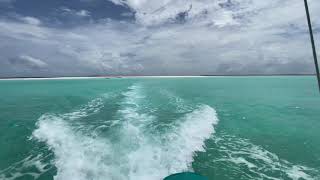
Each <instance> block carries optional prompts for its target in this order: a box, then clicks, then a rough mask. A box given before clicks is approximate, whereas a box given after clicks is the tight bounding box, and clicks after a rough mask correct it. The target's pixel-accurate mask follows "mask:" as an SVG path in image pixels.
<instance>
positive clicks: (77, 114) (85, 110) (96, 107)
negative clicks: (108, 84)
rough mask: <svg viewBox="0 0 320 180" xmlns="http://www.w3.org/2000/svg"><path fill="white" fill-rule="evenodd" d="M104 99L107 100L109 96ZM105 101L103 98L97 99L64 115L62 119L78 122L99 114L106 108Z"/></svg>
mask: <svg viewBox="0 0 320 180" xmlns="http://www.w3.org/2000/svg"><path fill="white" fill-rule="evenodd" d="M104 97H105V98H107V97H108V96H107V95H105V96H104ZM103 101H104V99H103V98H101V97H99V98H96V99H94V100H92V101H90V102H88V103H87V104H86V105H84V106H82V107H80V108H79V109H76V110H74V111H72V112H70V113H65V114H62V115H61V117H62V118H66V119H69V120H76V119H80V118H84V117H87V116H89V115H91V114H95V113H98V112H99V111H100V110H101V109H102V108H103V107H104V104H103Z"/></svg>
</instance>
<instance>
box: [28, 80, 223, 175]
mask: <svg viewBox="0 0 320 180" xmlns="http://www.w3.org/2000/svg"><path fill="white" fill-rule="evenodd" d="M122 95H123V97H124V98H123V101H122V102H121V103H120V105H121V107H120V109H119V110H118V113H117V120H116V121H117V133H116V134H114V135H113V136H112V137H108V138H106V137H100V136H93V135H92V136H91V135H90V134H87V133H83V131H79V129H78V128H76V127H74V124H73V121H67V120H66V119H65V118H63V116H62V117H61V116H54V115H43V116H42V117H41V118H40V119H39V121H38V123H37V129H36V130H35V131H34V132H33V137H34V138H36V139H37V140H39V141H42V142H45V143H46V144H47V145H48V148H49V149H50V150H52V151H53V153H54V155H55V159H54V165H55V166H56V167H57V174H56V176H55V177H54V178H55V179H56V180H66V179H68V180H88V179H94V180H100V179H101V180H102V179H103V180H105V179H113V180H126V179H129V180H131V179H132V180H136V179H140V180H147V179H148V180H160V179H162V178H164V177H165V176H167V175H169V174H171V173H176V172H181V171H186V170H188V171H192V167H191V163H192V161H193V156H194V153H195V152H196V151H204V150H205V147H204V146H205V144H204V141H205V140H206V139H207V138H209V137H210V136H211V134H212V133H214V126H215V125H217V123H218V118H217V114H216V112H215V110H214V109H213V108H212V107H210V106H207V105H199V106H198V107H197V108H195V109H194V111H192V112H190V113H188V114H185V115H184V116H183V117H181V118H180V119H178V120H177V123H176V124H175V125H174V126H173V127H172V128H171V129H170V130H168V131H167V132H166V133H165V134H157V133H154V134H152V133H150V131H148V127H149V126H148V125H150V123H152V122H154V121H161V119H158V118H157V117H155V116H154V115H151V113H148V109H147V108H146V106H145V104H143V101H144V100H145V99H146V97H145V94H144V89H143V87H142V86H139V85H135V86H132V87H130V88H129V89H128V91H126V92H123V93H122ZM98 104H99V103H98ZM91 107H95V106H91ZM99 107H101V104H100V105H99V106H97V108H99ZM82 110H83V111H86V108H83V109H82ZM91 110H92V109H91ZM91 110H90V111H91ZM80 111H81V109H80ZM149 111H153V110H151V109H149ZM72 114H73V113H69V114H68V115H72ZM78 114H81V115H80V116H85V115H87V114H86V113H85V112H84V113H81V112H80V113H75V116H76V117H77V118H79V115H78ZM77 118H72V117H71V119H77Z"/></svg>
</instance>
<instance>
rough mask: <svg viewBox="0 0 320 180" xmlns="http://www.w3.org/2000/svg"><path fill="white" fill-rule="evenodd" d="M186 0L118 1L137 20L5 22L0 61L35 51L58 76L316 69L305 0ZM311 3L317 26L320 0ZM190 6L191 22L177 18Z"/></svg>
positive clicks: (1, 23) (0, 35)
mask: <svg viewBox="0 0 320 180" xmlns="http://www.w3.org/2000/svg"><path fill="white" fill-rule="evenodd" d="M188 2H192V3H191V4H192V8H190V3H185V4H183V3H182V1H180V0H177V1H171V0H164V1H153V0H150V1H131V0H130V1H117V3H118V4H122V5H126V6H130V8H132V9H134V10H135V11H136V14H135V18H136V20H137V22H135V23H131V22H123V21H113V20H108V21H104V22H99V23H98V24H88V25H85V26H81V27H77V28H72V29H55V28H48V27H42V26H34V25H32V24H19V23H13V22H8V21H0V52H1V53H2V57H0V65H1V66H0V67H1V68H3V69H4V68H6V69H10V67H8V66H7V65H6V64H1V58H2V59H8V58H10V57H12V55H13V54H32V57H33V56H34V57H37V59H38V58H39V59H43V60H42V61H43V62H44V63H46V64H49V65H50V66H49V65H48V66H47V68H48V69H49V72H50V73H51V74H59V75H68V73H70V74H73V75H79V74H80V75H92V74H150V75H151V74H152V75H169V74H170V75H197V74H219V73H220V74H225V73H229V74H240V73H242V74H245V73H310V72H313V71H314V68H313V61H312V54H311V50H310V43H309V37H308V32H307V26H306V21H305V12H304V7H303V3H302V2H301V1H300V0H281V1H280V0H271V1H249V0H248V1H246V0H233V1H223V0H219V1H206V0H203V1H196V0H189V1H188ZM310 7H311V12H313V14H312V17H313V19H314V27H315V28H319V27H320V21H319V20H318V19H319V16H318V15H317V14H315V12H317V10H320V3H319V1H310ZM70 11H72V10H70ZM186 11H188V15H186V16H185V17H184V18H185V21H183V22H180V23H173V21H174V20H175V19H174V18H176V17H177V15H178V14H180V13H183V12H186ZM144 12H146V14H149V15H150V14H153V16H151V17H148V16H146V15H144V14H143V13H144ZM137 13H138V14H137ZM318 35H319V34H318V33H317V34H316V38H317V40H320V39H319V36H318ZM1 42H2V43H1ZM3 42H7V43H5V44H4V43H3ZM15 72H17V71H15ZM1 73H5V71H1V70H0V76H4V75H8V74H10V72H8V71H6V73H7V74H1ZM35 73H37V72H35Z"/></svg>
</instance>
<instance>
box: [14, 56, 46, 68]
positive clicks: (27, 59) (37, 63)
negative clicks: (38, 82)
mask: <svg viewBox="0 0 320 180" xmlns="http://www.w3.org/2000/svg"><path fill="white" fill-rule="evenodd" d="M18 61H21V62H18V63H27V64H28V65H30V66H32V67H39V68H43V67H46V66H47V63H45V62H43V61H42V60H40V59H38V58H35V57H32V56H28V55H20V56H19V57H18Z"/></svg>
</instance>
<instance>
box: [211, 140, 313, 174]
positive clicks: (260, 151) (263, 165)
mask: <svg viewBox="0 0 320 180" xmlns="http://www.w3.org/2000/svg"><path fill="white" fill-rule="evenodd" d="M215 141H216V146H217V151H218V153H219V154H220V155H219V156H217V157H219V159H215V160H214V162H215V163H219V162H220V163H222V164H219V165H218V166H222V165H227V164H228V163H232V164H231V165H228V166H229V167H228V168H230V169H237V168H239V167H246V168H247V170H248V172H250V173H251V175H252V174H255V175H256V176H257V177H252V176H251V175H250V173H248V172H247V171H243V168H242V170H241V169H237V171H241V172H242V173H244V174H246V175H247V176H248V177H251V178H258V177H259V178H260V179H274V180H278V179H279V178H280V177H279V175H280V176H281V177H282V178H283V177H285V179H287V178H289V179H292V180H300V179H304V180H313V179H315V176H314V175H316V174H318V171H317V170H316V169H313V168H309V167H306V166H303V165H296V164H293V163H291V162H289V161H286V160H284V159H280V158H279V157H278V156H277V155H276V154H274V153H272V152H270V151H268V150H266V149H264V148H263V147H260V146H258V145H255V144H253V143H251V142H250V141H249V140H247V139H243V138H238V137H235V136H231V135H226V134H223V135H221V137H215ZM221 157H224V158H221Z"/></svg>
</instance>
